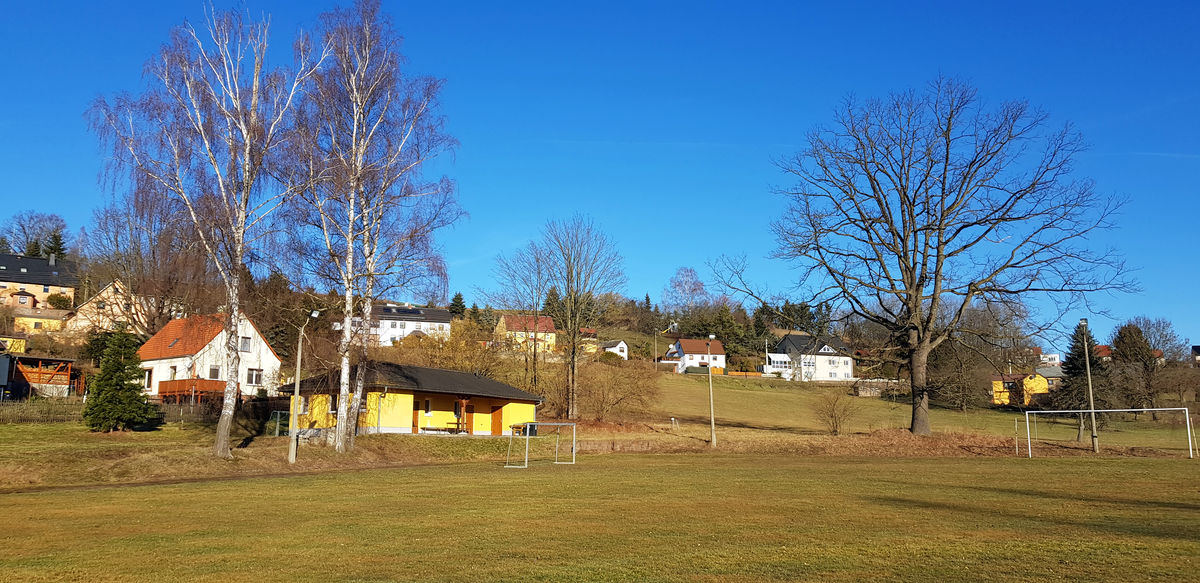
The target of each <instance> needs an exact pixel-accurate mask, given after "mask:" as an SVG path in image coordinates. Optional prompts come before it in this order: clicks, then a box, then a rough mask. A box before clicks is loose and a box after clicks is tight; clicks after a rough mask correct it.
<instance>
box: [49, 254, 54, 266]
mask: <svg viewBox="0 0 1200 583" xmlns="http://www.w3.org/2000/svg"><path fill="white" fill-rule="evenodd" d="M50 267H54V254H53V253H51V254H50Z"/></svg>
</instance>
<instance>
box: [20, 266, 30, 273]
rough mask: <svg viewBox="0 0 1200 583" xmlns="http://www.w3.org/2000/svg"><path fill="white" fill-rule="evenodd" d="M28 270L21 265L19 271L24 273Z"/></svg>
mask: <svg viewBox="0 0 1200 583" xmlns="http://www.w3.org/2000/svg"><path fill="white" fill-rule="evenodd" d="M28 271H29V270H28V269H25V268H24V267H22V268H21V273H26V272H28Z"/></svg>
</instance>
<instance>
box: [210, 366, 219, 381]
mask: <svg viewBox="0 0 1200 583" xmlns="http://www.w3.org/2000/svg"><path fill="white" fill-rule="evenodd" d="M208 378H210V379H212V380H214V381H215V380H219V379H220V378H221V367H219V366H217V365H215V364H214V365H212V366H210V367H208Z"/></svg>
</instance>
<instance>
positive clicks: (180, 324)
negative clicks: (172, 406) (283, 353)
mask: <svg viewBox="0 0 1200 583" xmlns="http://www.w3.org/2000/svg"><path fill="white" fill-rule="evenodd" d="M225 318H226V316H225V315H224V314H212V315H203V316H192V317H190V318H180V319H178V320H171V321H170V322H168V323H167V325H166V326H163V329H162V330H159V331H158V333H157V334H155V335H154V336H152V337H151V338H150V339H149V340H147V341H146V343H145V344H143V345H142V347H141V348H139V349H138V356H139V357H141V359H142V369H143V370H144V371H145V373H146V377H145V379H144V380H145V384H144V386H145V387H146V392H147V393H148V394H150V395H154V396H159V397H162V398H164V399H166V400H182V399H189V400H190V399H192V398H193V397H195V398H198V399H199V398H212V397H214V396H220V395H221V394H223V393H224V392H225V381H226V375H225V334H224V332H225ZM238 353H239V355H240V356H241V363H240V364H239V366H238V372H237V381H238V383H239V385H240V389H241V393H242V394H243V395H250V396H252V395H254V394H256V393H257V392H258V391H259V390H260V389H262V390H265V391H266V392H267V394H269V395H270V394H274V393H275V391H276V388H277V387H278V383H279V365H280V360H279V356H278V355H276V354H275V351H274V350H273V349H272V348H271V346H270V345H269V344H267V341H266V340H265V339H264V338H263V336H262V334H260V333H259V331H258V328H257V327H255V326H254V323H253V322H251V321H250V320H249V319H248V318H246V317H245V316H243V317H242V318H241V321H240V322H238Z"/></svg>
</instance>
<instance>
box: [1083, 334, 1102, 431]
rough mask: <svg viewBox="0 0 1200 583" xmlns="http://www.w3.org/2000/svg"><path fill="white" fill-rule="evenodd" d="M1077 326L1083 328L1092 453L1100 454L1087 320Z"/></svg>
mask: <svg viewBox="0 0 1200 583" xmlns="http://www.w3.org/2000/svg"><path fill="white" fill-rule="evenodd" d="M1079 325H1080V326H1083V365H1084V368H1085V369H1086V370H1087V380H1088V409H1090V411H1089V413H1090V414H1091V416H1092V452H1093V453H1100V439H1099V437H1098V436H1097V435H1096V397H1095V395H1094V394H1092V355H1091V354H1088V353H1089V352H1091V351H1092V347H1091V346H1090V345H1089V344H1088V336H1089V334H1088V321H1087V318H1080V319H1079Z"/></svg>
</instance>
